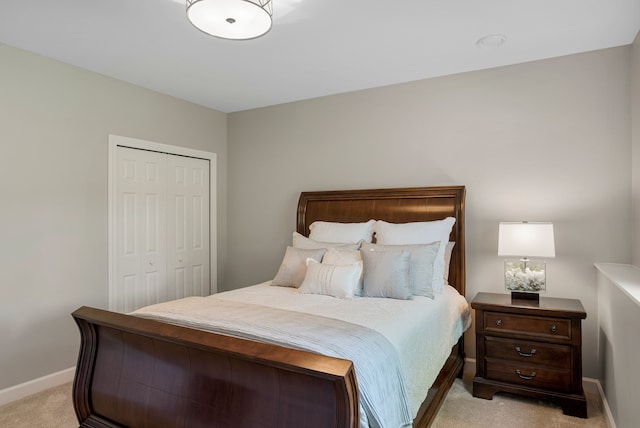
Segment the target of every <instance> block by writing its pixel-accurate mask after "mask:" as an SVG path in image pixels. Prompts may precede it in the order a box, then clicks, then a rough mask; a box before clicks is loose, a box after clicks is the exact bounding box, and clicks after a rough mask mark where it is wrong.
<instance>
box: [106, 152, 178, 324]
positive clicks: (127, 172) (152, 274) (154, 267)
mask: <svg viewBox="0 0 640 428" xmlns="http://www.w3.org/2000/svg"><path fill="white" fill-rule="evenodd" d="M116 162H117V168H118V173H117V174H116V177H118V178H120V179H119V180H117V182H116V207H115V212H116V215H115V229H116V234H115V236H116V238H117V239H116V251H115V256H116V266H115V278H114V279H115V284H112V289H113V292H114V293H115V295H116V296H117V298H116V299H115V301H114V300H112V302H115V307H112V308H111V309H113V310H116V311H122V312H129V311H132V310H135V309H137V308H139V307H142V306H145V305H149V304H153V303H157V302H158V296H159V295H166V290H162V287H165V288H166V259H165V257H166V250H165V247H166V215H165V211H166V210H165V205H166V181H167V180H166V168H167V167H166V155H164V154H162V153H154V152H148V151H143V150H136V149H130V148H126V147H119V148H118V151H117V156H116Z"/></svg>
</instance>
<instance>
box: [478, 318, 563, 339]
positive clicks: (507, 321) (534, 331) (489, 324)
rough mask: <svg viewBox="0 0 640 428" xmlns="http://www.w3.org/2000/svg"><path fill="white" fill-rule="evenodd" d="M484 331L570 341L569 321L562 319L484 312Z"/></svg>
mask: <svg viewBox="0 0 640 428" xmlns="http://www.w3.org/2000/svg"><path fill="white" fill-rule="evenodd" d="M484 330H485V332H501V333H515V334H518V335H527V336H538V337H542V338H550V337H553V338H556V339H566V340H571V320H569V319H563V318H550V317H549V318H548V317H536V316H531V315H519V314H518V315H516V314H507V313H502V312H485V313H484Z"/></svg>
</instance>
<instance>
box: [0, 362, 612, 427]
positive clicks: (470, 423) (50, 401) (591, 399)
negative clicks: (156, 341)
mask: <svg viewBox="0 0 640 428" xmlns="http://www.w3.org/2000/svg"><path fill="white" fill-rule="evenodd" d="M471 382H472V375H471V374H465V376H464V378H463V379H456V381H455V383H454V384H453V387H452V388H451V390H450V391H449V394H448V395H447V398H446V400H445V402H444V403H443V405H442V408H441V409H440V412H439V413H438V415H437V416H436V419H435V420H434V422H433V425H432V428H456V427H474V428H498V427H509V428H511V427H517V428H573V427H581V428H608V424H607V422H606V418H605V416H604V414H603V411H602V405H601V404H600V401H599V399H598V397H597V395H596V394H592V393H587V406H588V408H587V411H588V414H589V418H588V419H581V418H575V417H572V416H566V415H563V414H562V409H561V408H560V407H558V406H556V405H554V404H551V403H548V402H546V401H541V400H536V399H528V398H523V397H518V396H515V395H510V394H496V395H495V396H494V398H493V400H483V399H480V398H474V397H473V396H472V395H471ZM77 426H78V422H77V420H76V417H75V413H74V410H73V405H72V402H71V384H70V383H68V384H64V385H60V386H58V387H55V388H52V389H49V390H47V391H43V392H41V393H39V394H35V395H32V396H30V397H27V398H25V399H22V400H19V401H16V402H13V403H9V404H6V405H4V406H2V407H0V427H6V428H71V427H77Z"/></svg>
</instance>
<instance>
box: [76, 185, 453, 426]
mask: <svg viewBox="0 0 640 428" xmlns="http://www.w3.org/2000/svg"><path fill="white" fill-rule="evenodd" d="M464 196H465V189H464V187H463V186H449V187H423V188H403V189H378V190H355V191H351V190H350V191H328V192H304V193H302V194H301V195H300V199H299V202H298V209H297V224H296V232H297V233H298V234H300V235H302V236H305V237H306V236H308V235H309V226H310V225H311V224H312V223H314V222H317V221H325V222H340V223H361V222H367V221H368V220H370V219H377V220H384V221H386V222H389V223H392V224H403V223H409V222H425V221H434V220H440V219H443V218H446V217H453V218H455V223H454V224H453V227H452V228H451V233H450V236H449V241H451V242H453V243H455V245H453V248H452V250H451V260H450V264H449V270H448V272H449V276H448V282H449V284H450V285H451V287H449V286H447V287H448V288H447V290H448V291H447V292H448V293H452V294H456V295H458V297H459V295H461V296H464V293H465V257H464V254H465V253H464V251H465V239H464V238H465V236H464ZM280 288H282V287H274V286H271V285H270V284H269V283H264V284H259V285H256V286H253V287H248V288H247V289H246V290H243V291H241V292H238V293H235V294H231V296H230V297H229V296H227V295H226V294H225V293H221V295H220V296H212V297H213V298H212V299H209V300H215V301H216V302H217V304H220V301H224V302H225V303H224V307H226V308H227V309H229V310H230V311H233V310H234V309H233V308H234V305H235V304H236V300H238V299H240V300H247V299H249V300H251V299H253V304H255V303H260V299H268V298H270V297H268V296H269V294H268V293H271V292H272V291H273V289H280ZM454 289H455V290H454ZM284 292H287V293H289V294H291V298H292V299H293V298H294V297H293V293H292V290H284ZM265 293H267V294H265ZM458 293H459V294H458ZM239 294H241V295H242V297H241V298H237V296H238V295H239ZM234 296H236V297H234ZM288 298H289V297H287V298H281V297H279V295H278V296H276V297H275V298H274V299H273V300H275V301H276V303H274V305H272V306H278V305H279V304H280V303H278V302H283V301H285V300H287V299H288ZM204 299H208V298H204ZM309 299H312V300H313V301H315V300H318V299H320V298H316V297H309ZM357 300H358V299H354V301H357ZM359 300H366V299H364V298H363V299H359ZM379 300H382V299H379ZM388 300H392V299H388ZM414 300H416V301H419V300H420V299H414ZM422 300H423V301H424V302H425V303H424V304H429V302H428V300H429V299H427V298H425V299H422ZM435 300H438V299H437V298H436V299H435ZM188 303H189V304H191V303H193V304H194V305H196V306H197V305H199V304H200V301H199V300H198V301H193V302H191V303H190V302H183V304H188ZM418 303H419V302H418ZM349 304H358V303H357V302H356V303H349ZM393 304H395V303H392V305H393ZM259 306H260V305H259ZM190 308H191V307H190ZM222 309H224V308H223V307H222V306H221V310H222ZM190 310H191V309H190ZM239 310H240V308H239ZM266 310H267V311H270V310H272V309H266ZM274 310H275V309H274ZM143 312H144V311H143ZM220 313H221V314H223V313H224V312H222V311H221V312H220ZM247 313H250V312H247ZM231 314H232V312H229V315H230V316H231ZM305 316H306V315H305ZM309 316H312V315H309ZM73 317H74V319H75V321H76V323H77V324H78V327H79V329H80V333H81V348H80V353H79V358H78V364H77V370H76V376H75V380H74V386H73V399H74V406H75V410H76V414H77V417H78V420H79V422H80V426H83V427H120V426H131V427H138V426H140V427H142V426H152V427H162V426H167V427H180V426H184V427H199V426H216V427H254V426H256V427H301V426H304V427H312V428H313V427H358V426H361V423H363V424H364V425H365V426H366V425H367V424H371V426H376V425H378V424H379V422H378V421H377V420H375V419H374V420H370V421H367V422H363V414H362V407H363V404H362V403H363V402H364V403H368V401H369V398H368V397H369V396H370V395H371V392H370V391H369V390H368V389H365V390H364V392H365V394H364V395H363V390H362V388H361V386H359V382H362V381H363V379H364V378H365V374H364V372H363V371H361V372H360V375H358V372H357V371H356V369H355V367H356V365H358V367H360V366H359V364H360V363H359V362H357V357H358V356H357V355H354V357H355V358H353V360H350V359H348V358H341V357H336V356H331V355H326V354H325V355H323V354H321V353H318V352H314V350H313V348H306V347H300V346H296V345H293V346H283V345H282V344H279V343H278V342H273V341H271V342H270V341H269V340H259V339H256V338H254V337H253V336H251V335H248V336H246V337H242V335H239V336H238V337H236V336H233V335H229V334H227V333H226V332H225V331H224V330H222V331H217V332H215V331H214V332H212V331H205V330H204V329H202V328H201V326H199V325H191V324H189V323H185V324H184V325H177V324H180V323H174V322H171V321H170V322H164V321H163V320H162V319H161V320H160V321H159V320H157V319H148V317H145V315H144V314H137V316H132V315H125V314H118V313H113V312H109V311H104V310H100V309H95V308H89V307H82V308H80V309H78V310H77V311H75V312H74V313H73ZM223 321H224V319H222V320H221V322H223ZM286 324H288V325H290V324H294V323H292V322H286ZM185 325H186V326H185ZM193 327H195V328H193ZM333 328H336V329H338V330H339V329H341V328H342V324H339V325H337V326H334V325H333V324H329V325H326V326H325V325H323V327H322V330H327V331H333V330H331V329H333ZM359 334H360V333H358V335H359ZM372 337H374V338H375V337H376V336H372ZM336 342H338V341H336ZM364 342H366V341H363V343H364ZM364 344H365V345H366V343H364ZM309 349H311V350H309ZM361 353H362V352H361ZM346 355H350V354H348V353H347V354H346ZM354 361H356V363H355V364H354ZM463 364H464V346H463V338H462V336H460V338H459V340H458V341H457V343H456V344H455V345H454V346H453V347H452V348H451V351H450V353H449V354H448V356H447V355H445V358H444V362H443V363H442V367H441V368H440V370H439V371H438V368H439V367H436V369H435V370H436V374H435V375H433V376H434V377H435V381H433V383H432V384H431V382H430V384H431V387H428V388H427V387H425V388H424V389H425V390H426V391H427V393H426V397H425V398H424V400H423V401H422V402H421V403H418V405H415V404H413V405H412V406H411V408H412V412H411V413H412V415H411V416H412V418H413V420H410V421H409V424H408V425H413V426H415V427H426V426H429V425H430V424H431V422H432V421H433V418H434V417H435V415H436V413H437V410H438V408H439V406H440V404H441V403H442V401H443V400H444V397H445V396H446V393H447V391H448V389H449V388H450V386H451V384H452V383H453V381H454V379H455V378H456V376H460V375H461V374H462V370H463ZM424 392H425V391H423V395H425V394H424ZM374 395H375V394H374ZM414 395H415V394H414ZM364 417H365V418H366V415H365V416H364Z"/></svg>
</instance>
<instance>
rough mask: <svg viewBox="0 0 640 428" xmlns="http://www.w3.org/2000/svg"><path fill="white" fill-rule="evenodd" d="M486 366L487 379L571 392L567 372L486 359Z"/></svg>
mask: <svg viewBox="0 0 640 428" xmlns="http://www.w3.org/2000/svg"><path fill="white" fill-rule="evenodd" d="M486 364H487V371H486V377H487V379H493V380H498V381H501V382H508V383H511V384H516V385H523V386H529V387H532V388H544V389H548V390H554V391H561V392H566V391H570V390H571V375H570V372H569V370H561V369H554V368H551V367H544V366H537V365H533V364H518V363H511V362H507V361H501V360H490V359H488V358H487V359H486Z"/></svg>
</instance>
